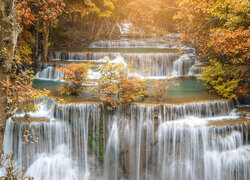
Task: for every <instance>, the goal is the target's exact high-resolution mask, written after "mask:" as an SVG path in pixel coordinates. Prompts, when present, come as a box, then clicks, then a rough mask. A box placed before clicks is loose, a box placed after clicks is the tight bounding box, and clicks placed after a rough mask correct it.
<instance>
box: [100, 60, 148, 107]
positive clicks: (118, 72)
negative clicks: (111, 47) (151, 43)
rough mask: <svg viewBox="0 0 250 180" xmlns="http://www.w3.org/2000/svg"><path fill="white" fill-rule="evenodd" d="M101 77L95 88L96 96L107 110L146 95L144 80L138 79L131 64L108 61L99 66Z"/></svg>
mask: <svg viewBox="0 0 250 180" xmlns="http://www.w3.org/2000/svg"><path fill="white" fill-rule="evenodd" d="M99 71H100V73H101V78H100V80H99V86H98V87H97V90H98V92H99V95H98V98H99V99H100V100H101V101H102V102H104V104H105V105H106V107H107V109H108V110H113V109H114V108H115V107H117V106H118V105H119V104H130V103H132V102H134V101H137V100H141V99H143V98H144V97H145V95H146V88H145V85H146V81H144V80H141V79H139V78H138V77H137V76H136V75H135V74H134V73H132V72H133V71H134V70H133V69H132V68H131V66H129V67H126V66H125V65H124V64H112V63H110V62H108V63H107V64H105V65H103V66H102V67H100V68H99Z"/></svg>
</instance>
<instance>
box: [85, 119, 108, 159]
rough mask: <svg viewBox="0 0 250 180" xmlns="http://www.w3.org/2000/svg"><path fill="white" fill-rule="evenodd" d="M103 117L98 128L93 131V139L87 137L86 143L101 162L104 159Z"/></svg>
mask: <svg viewBox="0 0 250 180" xmlns="http://www.w3.org/2000/svg"><path fill="white" fill-rule="evenodd" d="M103 132H104V131H103V115H101V118H100V125H99V128H96V130H95V138H94V137H91V136H89V137H88V141H89V145H90V147H91V148H92V149H93V150H94V152H95V154H96V155H97V157H98V158H99V160H100V161H101V162H103V161H104V158H105V147H104V134H103Z"/></svg>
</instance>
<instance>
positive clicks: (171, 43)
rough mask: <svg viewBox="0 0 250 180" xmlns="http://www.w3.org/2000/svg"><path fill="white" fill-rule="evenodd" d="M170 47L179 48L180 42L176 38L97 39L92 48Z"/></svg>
mask: <svg viewBox="0 0 250 180" xmlns="http://www.w3.org/2000/svg"><path fill="white" fill-rule="evenodd" d="M131 47H133V48H168V49H178V48H179V47H178V42H177V41H176V40H174V39H170V40H168V41H167V40H164V39H159V38H157V39H143V40H126V39H125V40H112V41H96V42H94V43H92V44H91V45H90V48H131Z"/></svg>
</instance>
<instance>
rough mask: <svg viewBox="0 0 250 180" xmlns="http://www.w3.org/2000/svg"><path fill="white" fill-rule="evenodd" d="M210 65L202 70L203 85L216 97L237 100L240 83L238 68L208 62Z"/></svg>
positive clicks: (211, 61)
mask: <svg viewBox="0 0 250 180" xmlns="http://www.w3.org/2000/svg"><path fill="white" fill-rule="evenodd" d="M210 63H211V64H210V65H209V66H206V67H204V68H202V76H201V77H202V79H203V81H204V82H205V85H206V86H207V87H208V88H209V89H210V90H212V91H215V92H216V93H217V94H218V95H220V96H223V97H224V98H227V99H237V93H238V92H237V90H238V89H239V83H240V81H241V79H240V75H239V71H238V68H237V67H236V66H234V65H228V64H221V63H220V62H217V61H215V60H210Z"/></svg>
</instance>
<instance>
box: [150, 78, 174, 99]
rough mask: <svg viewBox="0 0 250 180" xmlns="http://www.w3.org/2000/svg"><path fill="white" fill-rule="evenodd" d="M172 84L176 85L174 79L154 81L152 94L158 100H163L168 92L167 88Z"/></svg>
mask: <svg viewBox="0 0 250 180" xmlns="http://www.w3.org/2000/svg"><path fill="white" fill-rule="evenodd" d="M170 85H176V86H178V84H177V83H174V81H173V80H168V79H167V80H157V81H155V82H154V83H153V89H152V91H151V93H152V96H153V97H154V98H155V99H156V101H157V102H161V101H162V99H163V97H164V96H165V95H166V94H167V90H168V89H169V86H170Z"/></svg>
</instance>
